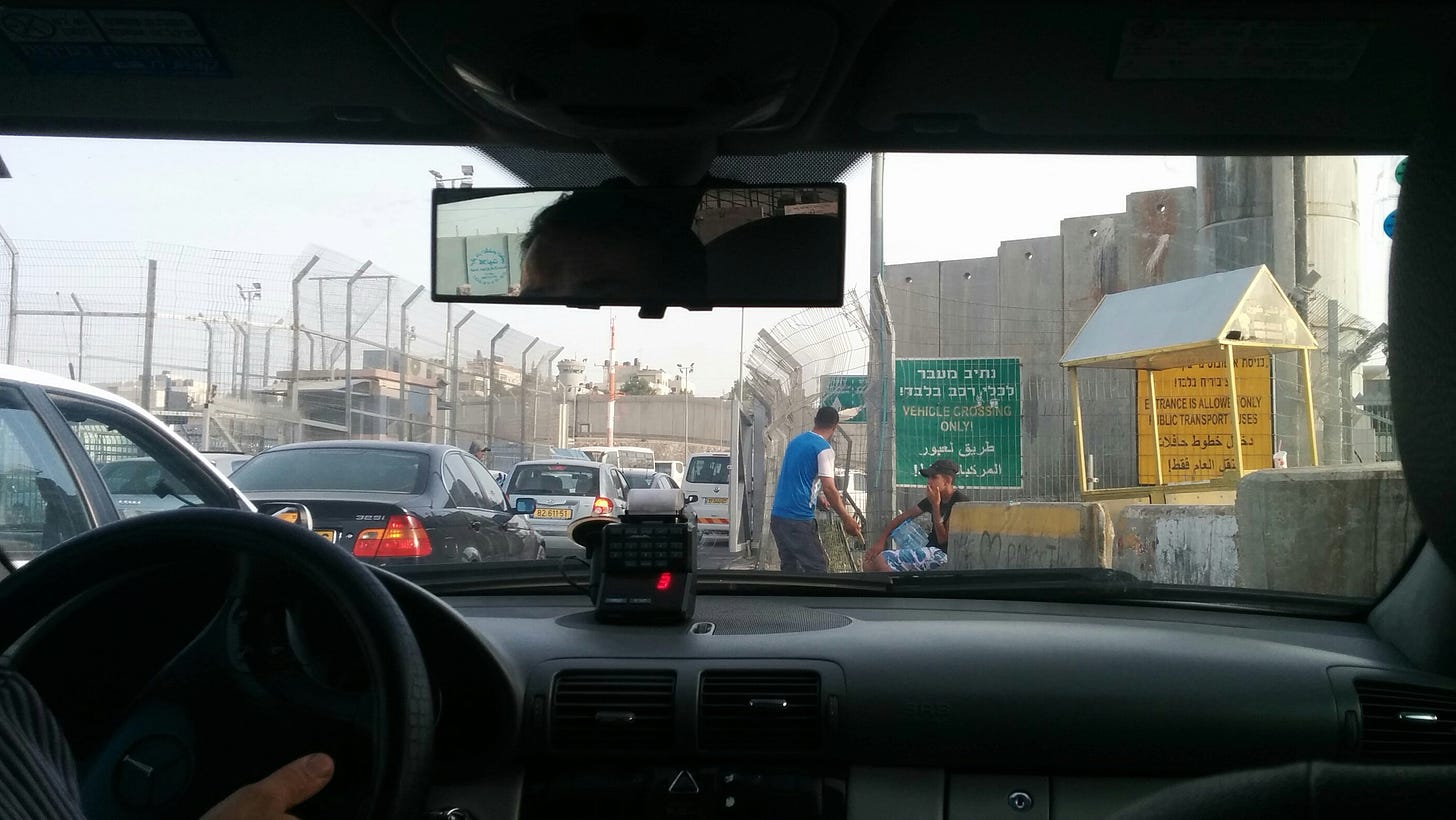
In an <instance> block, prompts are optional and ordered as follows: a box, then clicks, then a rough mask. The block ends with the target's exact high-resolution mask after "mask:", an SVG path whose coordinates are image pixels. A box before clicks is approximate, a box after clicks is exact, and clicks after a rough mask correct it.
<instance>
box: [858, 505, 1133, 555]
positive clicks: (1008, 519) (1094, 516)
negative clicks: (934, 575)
mask: <svg viewBox="0 0 1456 820" xmlns="http://www.w3.org/2000/svg"><path fill="white" fill-rule="evenodd" d="M871 537H873V536H871ZM1112 540H1113V533H1112V522H1111V520H1110V519H1109V518H1108V517H1107V513H1106V512H1105V511H1103V509H1102V506H1101V505H1099V504H1083V503H1080V502H1069V503H1038V502H1030V503H1023V504H1005V503H994V502H979V501H972V502H966V503H961V504H957V505H955V507H954V509H952V510H951V516H950V544H949V545H948V549H947V550H946V553H947V554H948V555H949V557H950V560H949V562H948V563H947V565H946V569H950V570H976V569H1032V568H1047V567H1097V566H1106V565H1107V561H1108V560H1109V555H1110V550H1111V546H1112Z"/></svg>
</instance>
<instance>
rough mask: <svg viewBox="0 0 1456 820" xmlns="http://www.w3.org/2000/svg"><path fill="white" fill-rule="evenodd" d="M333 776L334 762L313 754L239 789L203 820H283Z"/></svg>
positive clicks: (324, 755) (331, 759)
mask: <svg viewBox="0 0 1456 820" xmlns="http://www.w3.org/2000/svg"><path fill="white" fill-rule="evenodd" d="M333 776H334V759H333V758H331V757H329V756H328V755H326V754H312V755H307V756H306V757H300V758H299V759H297V760H295V761H293V762H292V763H289V764H288V765H287V766H284V767H283V768H281V769H279V770H278V771H276V772H274V773H272V774H270V775H268V776H267V777H265V778H263V779H262V780H259V781H258V782H257V783H249V784H248V785H246V786H244V787H242V788H241V789H238V790H237V791H235V792H233V793H232V794H230V795H228V796H227V799H226V800H223V801H222V802H221V803H218V804H217V805H216V806H213V807H212V811H209V812H208V813H207V814H205V815H203V816H202V820H282V818H289V817H292V816H293V815H291V814H289V813H288V810H289V809H291V808H293V807H294V806H297V805H298V804H299V803H302V802H303V801H305V800H307V799H309V798H310V797H313V796H314V795H316V794H318V793H319V792H320V791H322V790H323V788H324V786H327V785H328V784H329V779H330V778H332V777H333Z"/></svg>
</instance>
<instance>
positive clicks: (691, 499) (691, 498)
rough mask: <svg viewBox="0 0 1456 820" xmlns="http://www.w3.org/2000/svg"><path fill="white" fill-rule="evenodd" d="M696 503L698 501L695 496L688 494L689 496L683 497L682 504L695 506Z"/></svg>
mask: <svg viewBox="0 0 1456 820" xmlns="http://www.w3.org/2000/svg"><path fill="white" fill-rule="evenodd" d="M697 501H698V497H697V496H695V495H691V494H689V495H686V496H683V503H685V504H695V503H697Z"/></svg>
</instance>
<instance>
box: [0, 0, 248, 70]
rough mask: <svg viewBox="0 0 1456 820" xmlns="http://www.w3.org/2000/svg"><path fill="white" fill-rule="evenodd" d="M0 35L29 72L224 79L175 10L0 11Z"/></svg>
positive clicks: (212, 55) (213, 54)
mask: <svg viewBox="0 0 1456 820" xmlns="http://www.w3.org/2000/svg"><path fill="white" fill-rule="evenodd" d="M0 32H3V33H4V35H5V39H7V40H9V41H10V43H11V45H12V46H14V47H15V49H16V51H18V52H19V53H20V57H21V59H22V60H23V61H24V62H25V64H26V67H27V68H29V69H30V71H31V73H33V74H116V75H138V76H167V77H227V76H229V74H228V71H227V68H226V67H225V66H224V65H223V62H222V59H221V58H220V57H219V56H218V54H217V51H216V50H215V49H214V48H213V47H212V45H211V44H209V43H208V41H207V38H206V37H204V36H203V34H202V31H201V29H199V28H198V26H197V24H196V22H195V21H194V20H193V19H192V17H190V16H189V15H187V14H184V13H183V12H180V11H162V10H142V9H96V10H89V9H33V8H4V9H0Z"/></svg>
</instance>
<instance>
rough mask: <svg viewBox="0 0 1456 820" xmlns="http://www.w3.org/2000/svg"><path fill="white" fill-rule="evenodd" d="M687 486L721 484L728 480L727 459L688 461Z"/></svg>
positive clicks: (715, 458) (711, 458)
mask: <svg viewBox="0 0 1456 820" xmlns="http://www.w3.org/2000/svg"><path fill="white" fill-rule="evenodd" d="M683 480H684V481H686V482H688V483H689V484H722V483H724V482H726V481H727V480H728V459H727V457H726V456H725V457H698V458H692V459H689V460H688V472H687V477H686V478H684V479H683Z"/></svg>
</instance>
